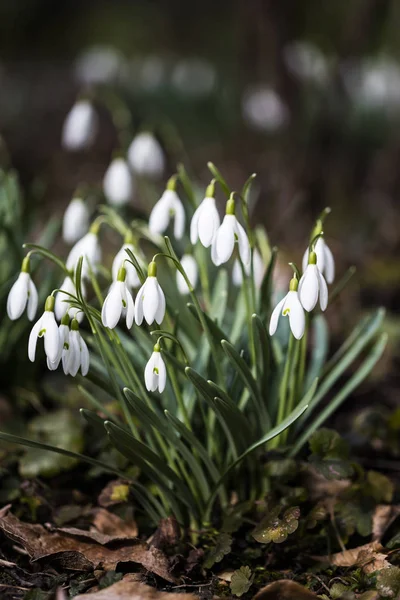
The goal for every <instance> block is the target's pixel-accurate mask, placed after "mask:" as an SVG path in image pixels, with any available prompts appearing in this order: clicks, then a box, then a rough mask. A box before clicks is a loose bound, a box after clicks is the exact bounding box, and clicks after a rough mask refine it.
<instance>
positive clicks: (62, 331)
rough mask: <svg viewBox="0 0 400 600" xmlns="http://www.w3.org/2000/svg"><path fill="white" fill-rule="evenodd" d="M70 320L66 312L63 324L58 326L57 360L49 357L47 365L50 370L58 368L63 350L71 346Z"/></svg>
mask: <svg viewBox="0 0 400 600" xmlns="http://www.w3.org/2000/svg"><path fill="white" fill-rule="evenodd" d="M69 321H70V318H69V316H68V314H65V315H64V316H63V318H62V320H61V324H60V326H59V328H58V335H59V340H58V354H57V358H56V360H55V361H51V360H50V359H49V358H47V367H48V368H49V369H50V371H55V370H56V369H58V365H59V364H60V360H61V358H62V355H63V352H65V351H66V350H68V347H69Z"/></svg>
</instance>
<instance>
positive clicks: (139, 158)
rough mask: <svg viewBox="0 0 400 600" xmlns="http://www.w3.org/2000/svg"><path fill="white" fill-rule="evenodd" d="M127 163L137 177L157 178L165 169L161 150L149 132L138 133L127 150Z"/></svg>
mask: <svg viewBox="0 0 400 600" xmlns="http://www.w3.org/2000/svg"><path fill="white" fill-rule="evenodd" d="M128 160H129V163H130V165H131V167H132V169H133V170H134V172H135V173H137V174H138V175H143V176H144V177H150V178H155V179H156V178H158V177H160V176H161V175H162V173H163V171H164V167H165V158H164V153H163V151H162V148H161V146H160V144H159V143H158V141H157V140H156V138H155V137H154V136H153V135H152V134H151V133H149V132H147V131H146V132H143V133H139V134H138V135H137V136H136V137H135V138H134V139H133V141H132V143H131V145H130V146H129V149H128Z"/></svg>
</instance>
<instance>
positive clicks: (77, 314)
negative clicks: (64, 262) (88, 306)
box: [54, 277, 86, 322]
mask: <svg viewBox="0 0 400 600" xmlns="http://www.w3.org/2000/svg"><path fill="white" fill-rule="evenodd" d="M81 288H82V290H81V291H82V294H83V296H85V295H86V290H85V285H84V281H83V280H82V285H81ZM63 292H66V293H63ZM69 294H72V295H73V296H76V288H75V284H74V282H73V281H72V279H71V277H66V278H65V279H64V281H63V282H62V284H61V285H60V287H59V291H58V292H57V294H56V301H55V305H54V314H55V315H56V319H57V321H61V320H62V318H63V316H64V315H65V313H66V312H68V314H69V316H70V317H71V319H77V320H78V321H79V322H81V321H82V319H83V312H82V311H80V310H79V309H78V308H75V307H74V308H73V307H71V305H70V304H69V302H68V300H69V299H70V296H69Z"/></svg>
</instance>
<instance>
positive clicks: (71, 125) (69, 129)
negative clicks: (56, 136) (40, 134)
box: [62, 100, 97, 150]
mask: <svg viewBox="0 0 400 600" xmlns="http://www.w3.org/2000/svg"><path fill="white" fill-rule="evenodd" d="M96 131H97V115H96V112H95V110H94V108H93V105H92V104H91V102H89V101H88V100H78V101H77V102H76V103H75V104H74V106H73V107H72V108H71V110H70V111H69V113H68V115H67V116H66V119H65V121H64V125H63V130H62V145H63V147H64V148H65V149H66V150H83V149H85V148H88V147H89V146H90V145H91V144H92V142H93V140H94V138H95V135H96Z"/></svg>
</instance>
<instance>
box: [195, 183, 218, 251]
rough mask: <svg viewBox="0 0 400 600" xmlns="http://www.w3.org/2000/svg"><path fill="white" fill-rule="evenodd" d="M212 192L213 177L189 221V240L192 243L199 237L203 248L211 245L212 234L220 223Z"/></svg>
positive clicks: (213, 188)
mask: <svg viewBox="0 0 400 600" xmlns="http://www.w3.org/2000/svg"><path fill="white" fill-rule="evenodd" d="M214 194H215V179H213V181H212V182H211V183H210V185H209V186H208V187H207V190H206V195H205V198H204V200H203V201H202V202H201V204H200V205H199V206H198V207H197V208H196V210H195V212H194V215H193V218H192V221H191V223H190V241H191V243H192V244H193V245H194V244H195V243H196V242H197V240H198V239H200V242H201V243H202V244H203V246H204V247H205V248H208V247H209V246H211V243H212V241H213V238H214V235H215V233H216V231H217V229H218V227H219V226H220V224H221V221H220V218H219V214H218V210H217V207H216V204H215V197H214Z"/></svg>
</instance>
